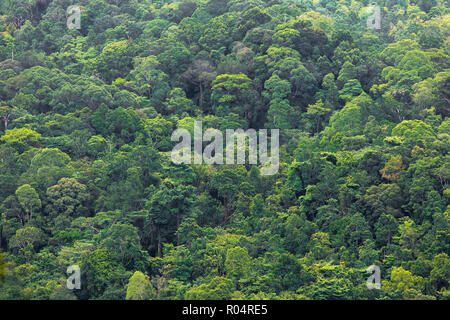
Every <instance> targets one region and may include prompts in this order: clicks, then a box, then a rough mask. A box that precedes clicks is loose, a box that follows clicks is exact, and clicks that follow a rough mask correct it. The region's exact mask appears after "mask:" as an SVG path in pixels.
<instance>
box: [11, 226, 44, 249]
mask: <svg viewBox="0 0 450 320" xmlns="http://www.w3.org/2000/svg"><path fill="white" fill-rule="evenodd" d="M44 239H45V237H44V233H43V232H42V230H41V229H39V228H36V227H24V228H22V229H18V230H17V231H16V234H15V235H13V236H12V237H11V239H10V241H9V246H10V247H11V248H22V249H24V248H26V247H28V246H29V245H32V246H37V245H40V244H42V243H43V241H44Z"/></svg>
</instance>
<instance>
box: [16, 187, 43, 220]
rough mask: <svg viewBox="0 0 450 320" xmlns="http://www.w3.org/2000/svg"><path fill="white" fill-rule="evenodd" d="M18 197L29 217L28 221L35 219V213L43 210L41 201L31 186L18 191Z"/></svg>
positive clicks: (20, 188)
mask: <svg viewBox="0 0 450 320" xmlns="http://www.w3.org/2000/svg"><path fill="white" fill-rule="evenodd" d="M16 197H17V200H19V203H20V205H21V206H22V208H23V210H25V212H26V215H27V221H30V220H31V218H32V217H33V212H34V213H36V211H38V210H39V209H40V208H41V199H39V195H38V194H37V192H36V190H35V189H34V188H33V187H32V186H30V185H29V184H24V185H23V186H20V187H19V188H17V190H16Z"/></svg>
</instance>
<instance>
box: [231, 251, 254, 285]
mask: <svg viewBox="0 0 450 320" xmlns="http://www.w3.org/2000/svg"><path fill="white" fill-rule="evenodd" d="M250 263H251V259H250V256H249V255H248V252H247V249H245V248H241V247H235V248H230V249H228V251H227V257H226V259H225V271H226V273H227V275H228V276H229V277H231V278H235V279H245V278H246V277H247V276H248V274H249V272H250Z"/></svg>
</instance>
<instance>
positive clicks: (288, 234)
mask: <svg viewBox="0 0 450 320" xmlns="http://www.w3.org/2000/svg"><path fill="white" fill-rule="evenodd" d="M371 3H372V1H369V0H360V1H356V0H303V1H293V0H292V1H281V0H273V1H262V0H229V1H226V0H203V1H202V0H195V1H194V0H182V1H150V0H130V1H128V0H77V1H72V0H53V1H52V0H2V1H1V2H0V120H1V121H0V186H1V187H0V249H1V251H2V252H3V253H2V254H1V255H0V261H3V262H0V264H3V265H5V268H0V270H1V271H0V277H1V278H2V284H0V285H1V289H0V299H449V297H450V291H449V283H448V281H449V275H450V259H449V256H448V255H449V254H450V253H449V249H450V234H449V231H450V229H449V226H450V206H449V198H450V188H449V181H450V162H449V155H448V151H449V149H450V120H449V118H448V117H449V115H450V108H449V105H450V69H449V63H450V60H449V54H450V53H449V49H450V42H449V35H450V29H449V28H450V25H449V22H450V18H449V13H450V12H449V8H448V2H447V1H445V0H379V1H378V4H379V5H380V6H381V22H382V28H381V29H380V30H372V29H368V28H367V25H366V21H367V18H368V13H367V10H366V9H367V7H368V6H369V5H370V4H371ZM73 4H78V5H79V6H80V7H81V13H82V16H81V29H79V30H77V29H71V30H69V29H68V28H67V25H66V23H67V14H66V9H67V7H69V6H70V5H73ZM196 119H198V120H202V121H203V124H204V128H208V127H210V128H216V129H219V130H225V129H233V128H244V129H247V128H255V129H261V128H279V129H280V143H281V149H280V162H281V165H280V170H279V172H278V173H277V174H276V175H272V176H262V175H261V174H260V172H259V169H258V166H254V165H253V166H252V165H194V164H193V165H176V164H174V163H172V161H171V158H170V152H171V150H172V148H173V145H174V143H173V142H171V134H172V132H173V131H174V130H175V129H176V128H179V127H182V128H192V126H193V123H194V120H196ZM373 264H375V265H378V266H380V268H381V278H382V284H381V290H376V289H375V290H369V289H368V288H367V287H366V279H367V277H368V275H367V273H366V269H367V267H368V266H370V265H373ZM69 265H79V266H80V268H81V277H82V279H81V284H82V288H81V289H80V290H73V291H71V290H68V289H67V288H66V279H67V274H66V270H67V267H68V266H69Z"/></svg>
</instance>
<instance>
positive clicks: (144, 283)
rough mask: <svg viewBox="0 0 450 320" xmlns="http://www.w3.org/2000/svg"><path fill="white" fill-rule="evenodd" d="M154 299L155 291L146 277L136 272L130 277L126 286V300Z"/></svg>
mask: <svg viewBox="0 0 450 320" xmlns="http://www.w3.org/2000/svg"><path fill="white" fill-rule="evenodd" d="M154 297H155V289H154V288H153V286H152V284H151V283H150V279H149V277H148V276H147V275H144V274H143V273H142V272H140V271H136V272H135V273H133V275H132V276H131V278H130V280H129V281H128V285H127V296H126V298H125V299H126V300H152V298H154Z"/></svg>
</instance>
